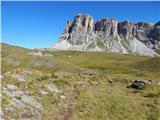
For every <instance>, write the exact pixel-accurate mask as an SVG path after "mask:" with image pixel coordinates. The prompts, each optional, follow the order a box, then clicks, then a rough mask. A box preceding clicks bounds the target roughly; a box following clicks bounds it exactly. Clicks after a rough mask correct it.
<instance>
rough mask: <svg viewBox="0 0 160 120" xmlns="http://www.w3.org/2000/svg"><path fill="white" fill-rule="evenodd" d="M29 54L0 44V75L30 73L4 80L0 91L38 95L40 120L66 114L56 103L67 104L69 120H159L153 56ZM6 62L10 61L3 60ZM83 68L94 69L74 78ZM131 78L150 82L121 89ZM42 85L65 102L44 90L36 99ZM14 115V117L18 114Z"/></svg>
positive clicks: (158, 72) (158, 69) (158, 68)
mask: <svg viewBox="0 0 160 120" xmlns="http://www.w3.org/2000/svg"><path fill="white" fill-rule="evenodd" d="M30 51H33V50H28V49H25V48H20V47H15V46H10V45H7V44H2V59H1V62H2V74H4V73H5V72H7V71H13V70H15V69H17V68H21V69H22V70H28V71H32V73H33V74H32V75H31V76H30V77H29V78H28V80H27V81H26V82H20V81H17V80H15V79H13V78H11V77H5V78H3V79H2V87H3V85H5V84H15V85H16V86H17V87H19V88H21V89H22V90H23V91H29V92H30V93H32V95H35V96H38V97H40V101H41V102H42V104H43V106H44V108H45V109H44V111H43V113H44V114H43V119H44V120H51V119H54V118H57V117H58V116H62V115H64V114H65V113H66V111H67V110H64V109H60V107H59V106H58V105H59V104H60V105H65V104H67V105H70V104H72V107H71V110H68V114H70V118H69V119H70V120H159V119H160V102H159V101H160V92H159V91H160V87H159V85H158V84H157V83H158V82H160V79H159V76H160V58H159V57H144V56H132V55H122V54H117V53H106V52H78V51H55V52H49V51H44V53H49V54H52V55H53V56H51V57H45V56H41V57H40V56H32V55H29V54H28V53H29V52H30ZM68 56H71V58H68ZM10 59H12V60H11V62H10V61H9V62H8V60H10ZM6 61H7V62H6ZM33 61H34V62H33ZM37 61H40V63H41V64H40V65H39V64H38V63H36V62H37ZM8 63H11V64H8ZM14 63H19V64H14ZM84 68H85V69H91V70H94V71H96V74H94V75H93V76H91V77H85V76H83V75H81V74H80V71H81V69H84ZM108 79H112V80H113V83H112V84H110V83H108ZM133 79H146V80H152V81H153V83H152V85H148V86H146V87H145V89H144V90H134V89H131V88H130V89H129V88H127V85H129V83H131V81H132V80H133ZM47 83H53V84H55V85H56V86H57V88H58V89H60V90H62V92H63V95H65V96H66V99H65V100H57V99H56V97H53V95H52V93H50V92H49V94H48V95H45V96H41V95H39V94H38V92H39V90H40V89H43V90H46V88H45V87H44V85H45V84H47ZM25 86H27V88H26V87H25ZM40 86H41V87H40ZM6 99H7V100H6ZM6 99H4V100H6V101H4V102H3V101H2V104H3V106H6V105H7V104H8V100H9V99H8V98H6ZM71 111H72V112H71ZM14 114H15V116H18V114H19V113H18V112H17V113H14Z"/></svg>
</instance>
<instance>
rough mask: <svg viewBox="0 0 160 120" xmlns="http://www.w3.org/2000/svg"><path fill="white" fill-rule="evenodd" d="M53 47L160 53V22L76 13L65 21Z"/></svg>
mask: <svg viewBox="0 0 160 120" xmlns="http://www.w3.org/2000/svg"><path fill="white" fill-rule="evenodd" d="M53 49H57V50H78V51H107V52H119V53H124V54H135V55H137V54H138V55H147V56H157V55H159V54H160V22H157V23H147V22H138V23H133V22H129V21H128V20H126V21H124V22H120V23H118V22H117V20H116V19H101V20H99V21H94V19H93V17H92V16H90V15H86V14H78V15H76V16H75V17H74V19H73V20H72V21H71V20H69V21H68V22H67V25H66V27H65V29H64V32H63V33H62V34H61V36H60V40H59V43H57V44H56V45H55V46H54V47H53Z"/></svg>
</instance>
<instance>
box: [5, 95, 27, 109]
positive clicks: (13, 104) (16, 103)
mask: <svg viewBox="0 0 160 120" xmlns="http://www.w3.org/2000/svg"><path fill="white" fill-rule="evenodd" d="M25 106H26V105H25V103H24V102H22V101H21V100H19V99H16V98H12V99H11V100H10V103H9V105H8V106H7V107H6V108H5V111H7V112H14V111H15V110H16V109H20V108H24V107H25Z"/></svg>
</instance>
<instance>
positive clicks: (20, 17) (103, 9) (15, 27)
mask: <svg viewBox="0 0 160 120" xmlns="http://www.w3.org/2000/svg"><path fill="white" fill-rule="evenodd" d="M79 13H83V14H89V15H91V16H93V18H94V21H96V20H100V19H102V18H109V19H111V18H116V19H117V20H118V22H122V21H124V20H126V19H127V20H129V21H131V22H140V21H146V22H152V23H156V22H158V21H159V20H160V2H151V1H150V2H144V1H142V2H138V1H137V2H136V1H134V2H131V1H128V2H127V1H125V2H109V1H103V2H102V1H101V2H98V1H95V2H85V1H83V2H82V1H81V2H80V1H79V2H76V1H75V2H74V1H72V2H71V1H70V2H69V1H68V2H65V1H59V2H55V1H48V2H47V1H46V2H45V1H36V2H33V1H28V2H27V1H26V2H24V1H17V2H16V1H14V2H13V1H12V2H11V1H8V2H7V1H3V2H2V3H1V24H2V31H1V33H2V42H4V43H8V44H11V45H17V46H22V47H25V48H41V47H50V46H52V45H53V44H55V43H57V42H58V40H59V37H60V35H61V33H62V32H63V30H64V28H65V26H66V22H67V20H72V19H73V18H74V16H75V15H76V14H79Z"/></svg>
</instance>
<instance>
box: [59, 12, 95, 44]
mask: <svg viewBox="0 0 160 120" xmlns="http://www.w3.org/2000/svg"><path fill="white" fill-rule="evenodd" d="M92 34H94V21H93V18H92V17H91V16H89V15H82V14H79V15H76V16H75V18H74V20H73V21H68V22H67V26H66V28H65V30H64V32H63V33H62V35H61V37H60V41H63V40H67V41H68V42H69V43H71V44H72V45H82V44H84V43H87V42H89V40H91V39H93V38H92V37H93V36H92Z"/></svg>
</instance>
